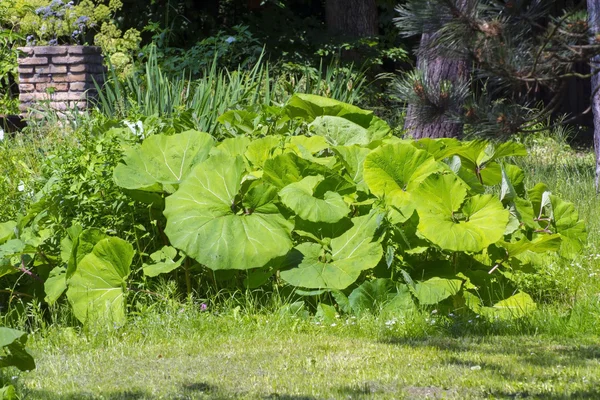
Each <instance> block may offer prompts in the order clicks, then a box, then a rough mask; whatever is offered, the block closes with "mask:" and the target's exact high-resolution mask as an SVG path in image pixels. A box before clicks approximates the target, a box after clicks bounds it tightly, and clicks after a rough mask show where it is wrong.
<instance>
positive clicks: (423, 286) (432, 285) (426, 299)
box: [414, 278, 463, 305]
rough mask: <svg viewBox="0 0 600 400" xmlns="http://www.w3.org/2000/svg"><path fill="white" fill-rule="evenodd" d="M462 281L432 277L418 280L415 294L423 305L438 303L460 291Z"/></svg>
mask: <svg viewBox="0 0 600 400" xmlns="http://www.w3.org/2000/svg"><path fill="white" fill-rule="evenodd" d="M462 283H463V281H461V280H460V279H445V278H431V279H428V280H426V281H424V282H417V283H416V284H415V285H414V294H415V297H416V298H417V300H419V303H421V304H422V305H433V304H438V303H439V302H440V301H442V300H445V299H447V298H448V297H450V296H454V295H455V294H457V293H458V292H460V289H461V288H462Z"/></svg>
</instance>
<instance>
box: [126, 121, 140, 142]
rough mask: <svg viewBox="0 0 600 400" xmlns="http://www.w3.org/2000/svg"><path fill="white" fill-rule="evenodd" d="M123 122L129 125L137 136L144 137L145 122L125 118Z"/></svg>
mask: <svg viewBox="0 0 600 400" xmlns="http://www.w3.org/2000/svg"><path fill="white" fill-rule="evenodd" d="M123 123H124V124H125V125H127V127H128V128H129V129H131V132H133V134H134V135H135V136H137V137H139V138H140V139H144V124H143V123H142V121H137V122H131V121H127V120H125V121H123Z"/></svg>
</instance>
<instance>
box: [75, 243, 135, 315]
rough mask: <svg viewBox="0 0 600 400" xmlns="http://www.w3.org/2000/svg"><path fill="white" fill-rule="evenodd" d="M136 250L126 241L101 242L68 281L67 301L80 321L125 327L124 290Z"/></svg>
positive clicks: (81, 262)
mask: <svg viewBox="0 0 600 400" xmlns="http://www.w3.org/2000/svg"><path fill="white" fill-rule="evenodd" d="M132 259H133V246H132V245H131V244H129V243H128V242H126V241H124V240H123V239H119V238H115V237H110V238H106V239H102V240H100V241H99V242H98V243H97V244H96V245H95V246H94V248H93V250H92V252H91V253H90V254H87V255H86V256H85V257H83V258H82V259H81V261H80V262H79V263H78V264H77V269H76V270H75V272H74V273H73V275H72V276H71V278H70V279H69V281H68V283H67V284H68V289H67V298H68V299H69V303H70V304H71V307H73V313H74V314H75V316H76V317H77V319H78V320H79V321H81V322H82V323H83V324H86V323H90V322H93V323H110V324H117V325H122V324H124V323H125V289H126V288H127V286H126V280H127V277H128V276H129V272H130V269H129V267H130V265H131V261H132Z"/></svg>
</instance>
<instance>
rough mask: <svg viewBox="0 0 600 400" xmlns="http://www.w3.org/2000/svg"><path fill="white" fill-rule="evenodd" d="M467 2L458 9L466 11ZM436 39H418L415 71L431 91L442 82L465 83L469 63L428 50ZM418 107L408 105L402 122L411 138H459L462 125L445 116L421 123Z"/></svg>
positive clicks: (456, 108)
mask: <svg viewBox="0 0 600 400" xmlns="http://www.w3.org/2000/svg"><path fill="white" fill-rule="evenodd" d="M467 3H468V0H463V1H462V2H461V7H463V8H465V7H466V6H467ZM435 36H436V33H435V32H425V33H423V35H422V36H421V43H420V45H419V53H418V55H417V69H418V70H420V71H424V74H425V75H426V78H427V79H426V80H427V81H428V82H429V85H430V86H431V87H433V88H439V86H440V83H441V82H442V81H450V82H452V83H453V85H455V86H457V85H461V84H464V83H465V82H466V81H467V79H468V78H469V61H468V60H467V59H466V58H461V57H456V58H453V59H450V58H446V57H442V56H440V55H439V54H436V50H435V48H431V47H430V45H431V42H432V41H433V40H435ZM418 107H419V106H418V105H414V104H409V106H408V110H407V112H406V119H405V122H404V129H405V130H407V133H408V134H409V135H410V136H412V137H413V138H415V139H421V138H451V137H460V136H461V135H462V130H463V126H462V124H460V123H458V122H456V121H453V120H451V119H449V118H448V116H447V115H441V116H440V117H439V118H437V119H436V120H434V121H422V120H420V118H419V109H418ZM461 107H462V104H453V105H452V109H451V110H449V111H451V112H456V113H458V112H460V108H461Z"/></svg>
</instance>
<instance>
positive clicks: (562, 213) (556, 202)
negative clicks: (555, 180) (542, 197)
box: [549, 195, 587, 258]
mask: <svg viewBox="0 0 600 400" xmlns="http://www.w3.org/2000/svg"><path fill="white" fill-rule="evenodd" d="M549 197H550V204H551V205H552V214H553V216H552V228H554V231H555V232H556V233H559V234H560V236H561V245H560V249H559V251H558V253H559V254H560V255H561V256H563V257H566V258H573V257H575V256H576V255H578V254H579V253H580V252H581V249H582V248H583V246H584V244H585V243H586V241H587V232H586V229H585V223H584V222H583V221H581V220H580V219H579V213H578V212H577V210H575V206H574V205H573V203H569V202H567V201H564V200H562V199H560V198H559V197H556V196H554V195H550V196H549Z"/></svg>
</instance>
